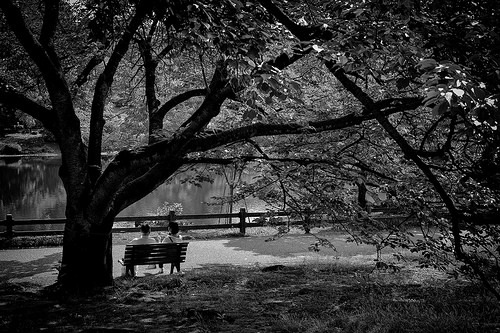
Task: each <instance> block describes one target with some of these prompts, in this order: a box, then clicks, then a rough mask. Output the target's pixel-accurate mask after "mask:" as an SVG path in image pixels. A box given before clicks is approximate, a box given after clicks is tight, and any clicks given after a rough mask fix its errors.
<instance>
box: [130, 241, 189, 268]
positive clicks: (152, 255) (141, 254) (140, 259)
mask: <svg viewBox="0 0 500 333" xmlns="http://www.w3.org/2000/svg"><path fill="white" fill-rule="evenodd" d="M188 244H189V242H182V243H157V244H129V245H127V246H125V257H124V258H123V264H124V265H150V264H166V263H181V262H184V261H185V260H186V252H187V247H188Z"/></svg>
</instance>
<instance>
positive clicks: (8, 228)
mask: <svg viewBox="0 0 500 333" xmlns="http://www.w3.org/2000/svg"><path fill="white" fill-rule="evenodd" d="M266 214H267V213H266V212H255V213H249V212H247V211H246V209H245V208H241V209H240V211H239V212H238V213H227V214H194V215H176V214H175V212H174V211H171V212H170V213H169V215H165V216H137V217H132V216H124V217H116V218H115V222H148V221H149V222H152V221H169V222H170V221H182V220H207V219H221V218H224V219H229V218H230V219H231V220H230V221H231V223H218V224H183V223H179V224H180V225H179V228H180V229H181V230H199V229H229V228H239V231H240V232H241V233H242V234H244V233H245V232H246V228H250V227H258V226H262V223H256V222H247V219H248V218H254V217H261V216H264V215H266ZM288 215H289V213H286V212H278V213H273V216H288ZM233 219H238V223H232V220H233ZM65 223H66V219H65V218H59V219H32V220H14V218H13V216H12V215H11V214H7V216H6V218H5V220H3V221H0V227H1V226H3V227H5V231H4V232H1V233H0V236H4V237H9V238H11V237H15V236H44V235H62V234H63V233H64V232H63V231H62V230H37V231H21V230H14V227H15V226H22V225H44V224H65ZM153 230H154V231H167V227H162V226H154V227H153ZM112 232H114V233H119V232H138V229H137V228H134V227H125V228H113V229H112Z"/></svg>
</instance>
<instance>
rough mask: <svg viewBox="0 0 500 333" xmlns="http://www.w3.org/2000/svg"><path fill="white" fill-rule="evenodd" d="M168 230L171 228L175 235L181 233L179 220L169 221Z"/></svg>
mask: <svg viewBox="0 0 500 333" xmlns="http://www.w3.org/2000/svg"><path fill="white" fill-rule="evenodd" d="M168 230H170V233H171V234H173V235H175V234H177V233H179V224H178V223H177V222H169V223H168Z"/></svg>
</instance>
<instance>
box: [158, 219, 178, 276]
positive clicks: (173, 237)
mask: <svg viewBox="0 0 500 333" xmlns="http://www.w3.org/2000/svg"><path fill="white" fill-rule="evenodd" d="M168 231H169V232H168V236H167V237H165V238H163V240H162V243H179V242H182V236H181V235H179V224H178V223H177V222H169V223H168ZM158 266H159V267H160V274H163V264H159V265H158Z"/></svg>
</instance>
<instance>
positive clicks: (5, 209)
mask: <svg viewBox="0 0 500 333" xmlns="http://www.w3.org/2000/svg"><path fill="white" fill-rule="evenodd" d="M60 164H61V160H60V159H59V158H25V157H23V158H22V159H19V160H10V161H9V160H5V159H3V160H2V159H0V220H3V219H5V215H6V214H12V216H13V218H14V220H16V219H43V218H63V217H64V210H65V205H66V193H65V190H64V187H63V184H62V181H61V179H60V178H59V176H58V172H59V166H60ZM245 177H246V180H250V179H251V176H250V175H244V176H243V178H245ZM185 178H186V175H182V174H181V175H178V176H176V177H175V178H173V179H172V180H171V181H170V182H169V183H168V184H163V185H161V186H160V187H158V188H157V189H156V190H155V191H153V192H152V193H150V194H149V195H147V196H146V197H144V198H143V199H142V200H140V201H138V202H136V203H135V204H133V205H131V206H130V207H127V208H126V209H125V210H124V211H123V212H121V213H120V214H119V216H144V215H152V214H155V212H156V210H157V208H158V207H161V206H162V205H163V204H164V203H165V202H169V203H180V204H181V205H182V209H183V211H182V213H183V214H206V213H227V212H228V207H227V205H225V206H223V207H221V206H220V205H213V204H212V205H211V204H210V203H211V202H212V203H213V197H216V196H223V195H227V194H228V193H229V186H228V185H227V182H226V180H225V178H224V177H223V176H216V177H215V179H214V181H213V183H209V182H205V183H202V186H201V187H199V186H195V185H193V184H191V183H189V182H183V181H182V180H183V179H185ZM233 207H234V208H233V211H234V212H237V211H239V208H240V207H245V208H246V209H247V211H252V212H253V211H265V205H264V204H263V203H262V202H261V201H259V200H258V199H256V198H249V199H246V200H245V201H240V202H238V203H235V204H234V205H233ZM59 227H60V226H59ZM48 228H50V227H48ZM16 229H20V227H19V226H18V227H16ZM44 229H45V228H44Z"/></svg>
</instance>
